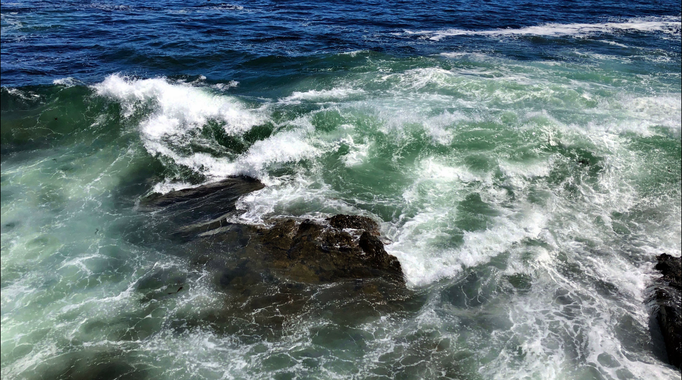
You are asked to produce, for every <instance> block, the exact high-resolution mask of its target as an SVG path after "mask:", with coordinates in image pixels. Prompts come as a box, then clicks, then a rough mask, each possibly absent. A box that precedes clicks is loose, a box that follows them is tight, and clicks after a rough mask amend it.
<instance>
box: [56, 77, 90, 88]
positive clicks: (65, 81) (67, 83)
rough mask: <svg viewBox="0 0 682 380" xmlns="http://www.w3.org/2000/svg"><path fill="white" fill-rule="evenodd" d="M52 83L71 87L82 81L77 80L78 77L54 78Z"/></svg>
mask: <svg viewBox="0 0 682 380" xmlns="http://www.w3.org/2000/svg"><path fill="white" fill-rule="evenodd" d="M52 83H53V84H56V85H60V86H65V87H73V86H77V85H80V84H83V82H81V81H79V80H78V79H74V78H72V77H66V78H61V79H55V80H53V81H52Z"/></svg>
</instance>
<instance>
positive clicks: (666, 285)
mask: <svg viewBox="0 0 682 380" xmlns="http://www.w3.org/2000/svg"><path fill="white" fill-rule="evenodd" d="M657 259H658V264H656V267H655V268H656V269H657V270H659V271H661V273H662V274H663V277H661V278H660V279H659V280H658V281H657V284H656V286H655V288H654V294H653V297H654V300H655V302H656V306H657V310H656V319H657V320H658V323H659V325H660V327H661V332H662V334H663V340H664V341H665V347H666V350H667V352H668V361H669V362H670V364H672V365H674V366H676V367H677V368H680V366H681V365H682V261H681V259H680V258H679V257H673V256H670V255H668V254H665V253H664V254H662V255H660V256H658V257H657Z"/></svg>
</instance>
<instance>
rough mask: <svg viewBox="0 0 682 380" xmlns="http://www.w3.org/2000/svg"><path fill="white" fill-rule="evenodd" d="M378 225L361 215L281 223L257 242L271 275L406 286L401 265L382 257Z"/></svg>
mask: <svg viewBox="0 0 682 380" xmlns="http://www.w3.org/2000/svg"><path fill="white" fill-rule="evenodd" d="M378 231H379V226H378V225H377V223H376V222H374V221H373V220H371V219H369V218H367V217H362V216H351V215H336V216H334V217H332V218H330V219H328V220H326V221H324V222H322V221H318V222H315V221H311V220H304V221H301V222H298V221H296V220H293V219H282V220H279V221H277V222H276V223H275V224H274V226H272V227H269V228H265V229H262V230H261V234H260V236H259V239H257V240H259V241H257V242H255V243H256V244H260V246H261V247H262V248H261V249H262V250H263V251H264V252H265V253H266V255H265V256H266V257H267V258H266V260H267V261H270V262H271V266H272V268H273V270H274V271H276V272H277V273H278V274H280V275H281V276H283V277H286V278H288V279H292V280H295V281H302V282H309V283H324V282H334V281H339V280H344V279H364V278H375V277H381V278H384V279H387V280H390V281H393V282H399V283H404V280H403V274H402V269H401V267H400V262H399V261H398V259H396V258H395V257H394V256H392V255H389V254H388V253H386V250H385V249H384V245H383V243H382V242H381V240H380V239H379V237H378V234H379V232H378Z"/></svg>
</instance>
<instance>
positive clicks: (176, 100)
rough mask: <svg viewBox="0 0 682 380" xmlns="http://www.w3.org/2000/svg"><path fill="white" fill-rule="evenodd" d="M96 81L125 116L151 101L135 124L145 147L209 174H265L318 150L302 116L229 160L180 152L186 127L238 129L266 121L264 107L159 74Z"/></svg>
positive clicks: (163, 188)
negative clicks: (215, 123)
mask: <svg viewBox="0 0 682 380" xmlns="http://www.w3.org/2000/svg"><path fill="white" fill-rule="evenodd" d="M94 87H95V89H96V91H97V94H99V95H102V96H107V97H111V98H114V99H116V100H118V101H120V102H121V104H122V105H123V107H124V110H125V111H124V116H127V117H130V116H132V115H133V114H135V113H136V112H140V111H143V110H145V108H146V107H150V108H151V109H152V112H151V114H150V116H148V117H146V118H145V119H144V120H143V121H142V122H141V123H140V127H139V128H140V131H141V133H142V138H143V141H144V145H145V148H146V149H147V150H148V151H149V152H150V153H152V154H160V155H163V156H166V157H169V158H171V159H172V160H173V161H175V162H176V163H177V164H179V165H184V166H187V167H190V168H193V169H195V170H197V171H198V172H201V173H203V174H205V175H208V176H209V177H215V178H220V177H225V176H229V175H237V174H247V175H250V176H254V177H258V178H263V177H265V176H266V174H265V173H264V170H265V169H266V167H268V166H270V165H273V164H281V163H287V162H297V161H300V160H303V159H308V158H312V157H314V156H316V155H318V154H319V153H320V152H319V150H318V149H317V148H315V147H313V146H312V145H311V144H310V143H308V142H307V138H308V137H307V131H308V130H310V129H311V128H314V127H312V125H310V121H309V120H308V118H306V117H303V118H301V120H298V121H296V120H294V121H292V122H290V123H289V125H293V126H299V127H300V128H298V129H296V130H289V131H283V132H278V133H275V134H274V135H272V136H270V137H269V138H268V139H266V140H262V141H257V142H255V143H254V144H253V145H252V146H251V147H250V148H249V149H248V151H247V152H245V153H244V154H242V155H240V156H239V157H237V158H236V159H234V160H232V161H230V160H229V159H228V158H226V157H214V156H212V155H210V154H207V153H191V154H183V153H180V152H179V151H178V149H177V147H181V146H184V145H186V144H187V140H188V138H190V136H189V135H188V133H189V132H191V131H193V130H196V129H201V128H203V127H204V126H205V125H206V124H207V123H208V122H209V121H211V120H213V121H218V122H221V123H223V124H224V125H223V128H224V130H225V131H226V132H227V133H228V134H231V135H235V134H237V135H238V134H241V133H243V132H245V131H248V130H249V129H250V128H251V127H253V126H255V125H258V124H261V123H263V122H265V121H266V120H267V115H266V111H265V108H260V109H247V108H246V107H244V106H243V105H242V104H241V103H240V102H239V101H238V100H237V99H235V98H233V97H228V96H224V95H214V94H211V93H210V92H208V91H207V90H206V89H203V88H198V87H193V86H191V85H188V84H184V83H170V82H169V81H167V80H165V79H162V78H156V79H143V80H134V79H129V78H125V77H122V76H120V75H111V76H109V77H107V78H106V79H105V81H104V82H102V83H100V84H98V85H96V86H94ZM156 190H159V191H168V190H170V187H168V186H167V185H158V186H157V188H156Z"/></svg>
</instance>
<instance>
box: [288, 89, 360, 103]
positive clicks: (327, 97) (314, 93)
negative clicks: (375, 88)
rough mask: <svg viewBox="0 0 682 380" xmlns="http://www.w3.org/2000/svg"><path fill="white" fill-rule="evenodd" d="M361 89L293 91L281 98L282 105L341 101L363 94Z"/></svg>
mask: <svg viewBox="0 0 682 380" xmlns="http://www.w3.org/2000/svg"><path fill="white" fill-rule="evenodd" d="M364 93H365V91H364V90H362V89H354V88H350V87H338V88H332V89H329V90H308V91H304V92H300V91H294V92H293V93H292V94H291V95H289V96H287V97H285V98H282V99H281V100H280V102H283V103H300V102H301V101H331V100H341V99H346V98H348V97H351V96H354V95H361V94H364Z"/></svg>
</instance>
